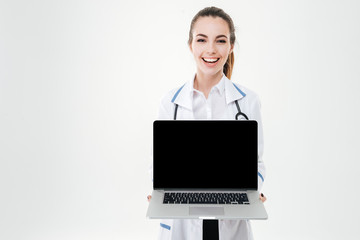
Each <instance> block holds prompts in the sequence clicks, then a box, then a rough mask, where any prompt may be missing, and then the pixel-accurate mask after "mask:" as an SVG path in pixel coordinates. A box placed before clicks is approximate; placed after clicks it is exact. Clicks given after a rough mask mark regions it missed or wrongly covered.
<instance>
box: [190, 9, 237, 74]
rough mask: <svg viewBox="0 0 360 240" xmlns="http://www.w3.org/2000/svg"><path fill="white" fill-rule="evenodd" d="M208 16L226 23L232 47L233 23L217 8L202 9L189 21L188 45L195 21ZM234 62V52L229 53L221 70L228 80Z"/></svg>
mask: <svg viewBox="0 0 360 240" xmlns="http://www.w3.org/2000/svg"><path fill="white" fill-rule="evenodd" d="M209 16H212V17H220V18H222V19H224V20H225V21H226V22H227V24H228V25H229V30H230V44H231V45H234V43H235V39H236V37H235V27H234V23H233V21H232V19H231V17H230V16H229V15H228V14H227V13H226V12H224V10H222V9H221V8H217V7H207V8H204V9H203V10H200V11H199V12H198V13H197V14H196V15H195V16H194V18H193V19H192V21H191V25H190V31H189V40H188V44H189V45H191V43H192V41H193V28H194V25H195V23H196V21H197V20H198V19H199V17H209ZM234 62H235V57H234V51H232V52H231V53H230V55H229V57H228V59H227V60H226V63H225V65H224V68H223V72H224V74H225V76H226V77H227V78H228V79H230V78H231V74H232V70H233V67H234Z"/></svg>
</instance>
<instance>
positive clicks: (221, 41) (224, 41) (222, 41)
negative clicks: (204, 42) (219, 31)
mask: <svg viewBox="0 0 360 240" xmlns="http://www.w3.org/2000/svg"><path fill="white" fill-rule="evenodd" d="M218 42H219V43H226V40H223V39H221V40H218Z"/></svg>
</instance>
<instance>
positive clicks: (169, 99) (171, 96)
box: [161, 85, 184, 104]
mask: <svg viewBox="0 0 360 240" xmlns="http://www.w3.org/2000/svg"><path fill="white" fill-rule="evenodd" d="M183 86H184V85H181V86H178V87H176V88H173V89H171V90H170V91H168V92H167V93H165V94H164V95H163V96H162V97H161V104H170V103H173V102H174V100H175V98H176V96H177V95H178V94H179V93H180V91H181V90H182V87H183Z"/></svg>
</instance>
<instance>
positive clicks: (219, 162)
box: [146, 120, 268, 219]
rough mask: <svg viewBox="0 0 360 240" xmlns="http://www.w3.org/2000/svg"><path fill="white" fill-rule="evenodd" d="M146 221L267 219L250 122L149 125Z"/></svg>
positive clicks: (254, 131)
mask: <svg viewBox="0 0 360 240" xmlns="http://www.w3.org/2000/svg"><path fill="white" fill-rule="evenodd" d="M153 127H154V129H153V130H154V132H153V134H154V142H153V147H154V149H153V188H154V190H153V192H152V199H151V201H150V203H149V207H148V211H147V214H146V216H147V218H151V219H166V218H169V219H267V217H268V216H267V213H266V210H265V208H264V205H263V203H262V202H261V201H260V200H259V192H257V188H258V186H257V185H258V166H257V162H258V161H257V158H258V148H257V144H258V139H257V138H258V134H257V129H258V128H257V122H256V121H236V120H210V121H209V120H207V121H203V120H176V121H174V120H159V121H155V122H154V125H153Z"/></svg>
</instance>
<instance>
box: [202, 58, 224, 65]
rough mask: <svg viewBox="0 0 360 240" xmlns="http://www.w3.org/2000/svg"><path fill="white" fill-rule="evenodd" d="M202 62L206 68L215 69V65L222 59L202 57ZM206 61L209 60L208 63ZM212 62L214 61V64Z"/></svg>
mask: <svg viewBox="0 0 360 240" xmlns="http://www.w3.org/2000/svg"><path fill="white" fill-rule="evenodd" d="M201 60H202V62H203V63H204V64H205V65H206V66H208V67H214V66H215V65H217V63H218V62H219V60H220V58H218V57H202V58H201ZM206 60H208V61H206ZM214 60H216V61H214ZM212 61H214V62H212Z"/></svg>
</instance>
